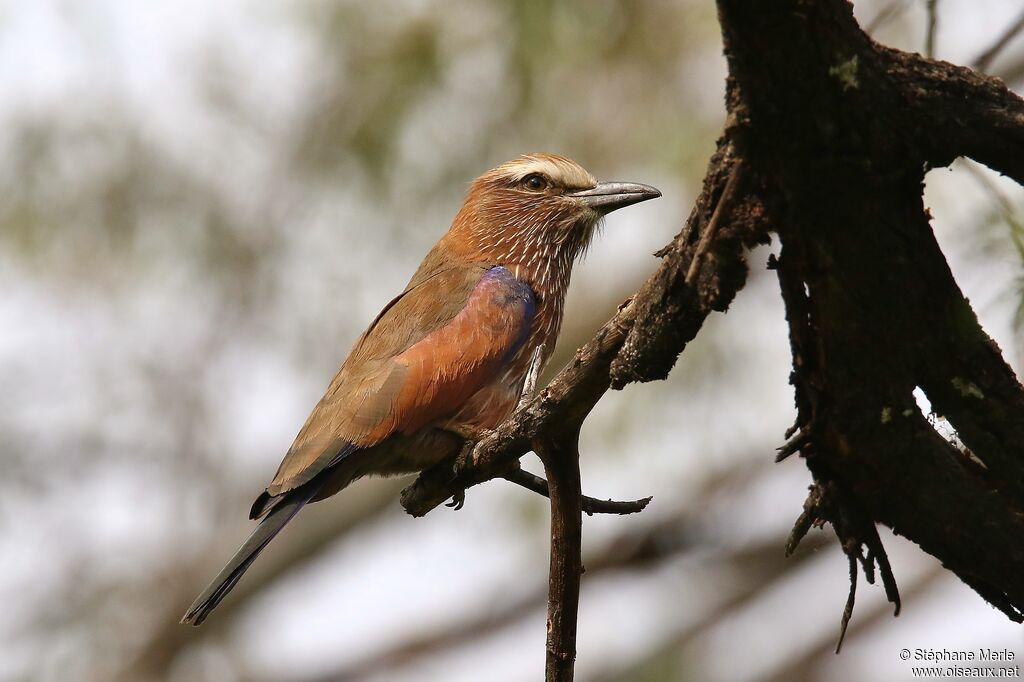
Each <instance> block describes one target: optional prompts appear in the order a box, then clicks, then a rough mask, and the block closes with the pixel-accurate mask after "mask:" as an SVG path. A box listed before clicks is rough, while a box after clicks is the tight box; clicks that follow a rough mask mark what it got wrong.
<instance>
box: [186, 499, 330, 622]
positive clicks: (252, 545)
mask: <svg viewBox="0 0 1024 682" xmlns="http://www.w3.org/2000/svg"><path fill="white" fill-rule="evenodd" d="M319 489H320V485H319V484H316V483H314V482H312V481H311V482H310V484H306V485H304V486H302V487H300V488H297V489H295V490H293V491H291V492H289V493H286V494H285V495H283V496H282V497H281V499H279V500H277V501H276V503H275V504H274V506H273V508H272V509H271V510H270V513H268V514H267V516H266V517H265V518H264V519H263V520H262V521H260V524H259V525H258V526H256V530H254V531H253V532H252V535H250V536H249V539H248V540H246V541H245V542H244V543H243V544H242V546H241V547H239V548H238V551H237V552H235V556H233V557H231V561H229V562H228V564H227V566H225V567H224V568H223V570H221V572H220V573H219V574H218V575H217V577H216V578H214V579H213V582H211V583H210V584H209V585H208V586H207V588H206V589H205V590H203V592H202V594H200V595H199V596H198V597H196V600H195V601H194V602H192V606H190V607H189V608H188V611H187V612H186V613H185V615H184V616H183V617H182V619H181V622H182V623H185V624H187V625H201V624H202V623H203V621H204V620H206V617H207V616H209V615H210V612H212V611H213V610H214V609H215V608H217V605H218V604H220V600H221V599H223V598H224V597H225V596H226V595H227V593H228V592H230V591H231V588H233V587H234V586H235V583H237V582H238V579H239V578H241V577H242V574H243V573H245V572H246V571H247V570H248V569H249V566H251V565H252V562H253V561H255V560H256V557H258V556H259V554H260V552H262V551H263V548H264V547H266V546H267V545H268V544H269V543H270V541H271V540H273V539H274V537H275V536H276V535H277V534H278V533H280V532H281V529H282V528H284V527H285V526H286V525H287V524H288V522H289V521H291V520H292V519H293V518H295V515H296V514H298V513H299V510H300V509H302V508H303V507H304V506H305V505H306V503H308V502H309V501H310V500H311V499H313V496H314V495H316V493H317V491H318V490H319Z"/></svg>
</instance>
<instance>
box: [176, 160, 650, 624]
mask: <svg viewBox="0 0 1024 682" xmlns="http://www.w3.org/2000/svg"><path fill="white" fill-rule="evenodd" d="M659 196H661V192H659V191H658V190H656V189H654V188H653V187H648V186H647V185H640V184H633V183H624V182H597V181H596V180H595V179H594V178H593V176H592V175H590V173H588V172H587V171H586V170H584V169H583V168H582V167H581V166H579V164H577V163H575V162H574V161H571V160H570V159H567V158H565V157H562V156H556V155H553V154H528V155H525V156H521V157H519V158H517V159H515V160H513V161H509V162H507V163H504V164H502V165H500V166H498V167H497V168H495V169H493V170H491V171H488V172H487V173H484V174H483V175H482V176H480V177H479V178H477V179H476V180H475V181H474V182H473V183H472V185H471V186H470V189H469V194H468V196H467V197H466V201H465V203H464V204H463V206H462V209H461V210H460V211H459V212H458V214H457V215H456V216H455V220H454V221H453V222H452V225H451V228H450V229H449V230H448V232H447V234H445V235H444V236H443V237H442V238H441V240H440V241H439V242H437V244H436V245H435V246H434V248H433V249H431V250H430V253H428V254H427V257H426V258H424V259H423V262H422V263H421V264H420V267H419V269H418V270H417V271H416V274H415V275H413V277H412V280H411V281H410V282H409V284H408V286H406V288H405V291H403V292H402V293H401V294H399V295H398V296H397V297H396V298H394V299H393V300H392V301H391V302H390V303H388V304H387V305H386V306H385V307H384V310H382V311H381V313H380V314H379V315H377V318H376V319H375V320H374V321H373V322H371V323H370V327H369V328H368V329H367V330H366V331H365V332H363V335H362V336H360V337H359V340H358V341H356V344H355V347H354V348H353V349H352V351H351V353H349V356H348V358H346V360H345V361H344V362H343V363H342V365H341V368H340V369H339V370H338V373H337V374H335V375H334V379H332V380H331V383H330V386H328V388H327V392H326V393H325V394H324V396H323V398H321V399H320V402H319V403H317V405H316V407H315V408H313V412H312V414H310V415H309V418H308V419H307V420H306V423H305V425H304V426H303V427H302V430H301V431H299V434H298V436H296V438H295V442H294V443H292V446H291V448H289V450H288V454H286V455H285V457H284V460H283V461H282V462H281V466H280V468H278V470H277V475H275V476H274V479H273V480H272V481H271V482H270V485H269V486H267V489H266V490H265V491H264V492H263V493H262V494H261V495H260V496H259V497H258V498H256V502H255V503H254V504H253V506H252V511H251V513H250V518H252V519H262V520H261V521H260V524H259V525H258V526H257V527H256V529H255V530H254V531H253V533H252V535H251V536H250V537H249V539H248V540H246V541H245V543H244V544H243V545H242V546H241V548H240V549H239V550H238V552H237V553H236V554H235V556H234V557H233V558H232V559H231V561H229V562H228V564H227V566H225V567H224V569H223V570H222V571H221V572H220V575H218V576H217V577H216V578H214V580H213V582H212V583H211V584H210V585H209V587H207V588H206V589H205V590H204V591H203V593H202V594H200V595H199V597H197V598H196V600H195V602H193V604H192V606H191V607H189V609H188V612H187V613H186V614H185V616H184V617H183V618H182V622H183V623H190V624H192V625H199V624H201V623H202V622H203V621H204V620H205V619H206V617H207V616H208V615H209V614H210V612H211V611H213V609H214V608H216V606H217V604H219V603H220V601H221V599H223V598H224V595H226V594H227V593H228V591H230V590H231V588H232V587H234V585H235V583H237V582H238V579H239V578H240V577H241V576H242V574H243V573H244V572H245V571H246V569H248V568H249V566H250V565H251V564H252V562H253V561H254V560H255V559H256V557H257V556H258V555H259V553H260V552H261V551H262V550H263V548H264V547H266V546H267V543H269V542H270V541H271V540H272V539H273V538H274V536H275V535H277V533H278V532H279V531H280V530H281V529H282V528H283V527H284V526H285V524H287V523H288V522H289V521H291V520H292V518H294V517H295V515H296V514H297V513H298V512H299V510H300V509H302V507H303V506H304V505H306V504H308V503H309V502H315V501H317V500H322V499H324V498H326V497H329V496H331V495H333V494H334V493H336V492H338V491H339V490H341V489H342V488H344V487H345V486H347V485H348V484H349V483H351V482H352V481H354V480H355V479H357V478H360V477H362V476H366V475H369V474H376V475H394V474H403V473H410V472H416V471H421V470H422V469H425V468H426V467H428V466H430V465H432V464H434V463H436V462H439V461H441V460H442V459H444V458H445V457H448V456H451V455H454V454H456V453H457V452H458V451H459V449H460V448H461V447H462V446H463V445H464V444H465V443H466V442H467V441H472V440H476V439H478V438H479V436H480V435H481V434H482V433H483V432H485V431H486V430H488V429H492V428H494V427H496V426H497V425H498V424H500V423H501V421H502V420H504V419H505V418H506V417H508V416H509V414H510V413H511V412H512V410H513V409H514V407H515V405H516V402H517V401H518V398H519V395H520V391H521V390H522V384H523V380H524V377H525V375H526V372H527V370H528V369H529V365H530V360H531V355H532V354H533V351H534V349H536V348H538V347H541V348H542V349H543V351H542V353H541V363H542V364H543V363H544V362H546V361H547V359H548V356H549V355H550V353H551V350H552V349H554V347H555V339H556V338H557V337H558V331H559V328H560V327H561V324H562V304H563V302H564V301H565V292H566V288H567V287H568V285H569V274H570V273H571V271H572V264H573V261H574V260H575V258H576V257H577V256H578V255H579V254H580V253H581V252H582V251H583V250H584V249H585V248H586V247H587V245H588V244H589V243H590V240H591V237H592V236H593V234H594V230H595V228H596V227H597V225H598V223H599V222H600V220H601V218H602V217H603V216H604V215H606V214H607V213H609V212H611V211H614V210H615V209H617V208H622V207H623V206H629V205H630V204H635V203H638V202H641V201H646V200H648V199H653V198H655V197H659ZM542 344H543V345H542Z"/></svg>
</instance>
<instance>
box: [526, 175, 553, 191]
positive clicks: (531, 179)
mask: <svg viewBox="0 0 1024 682" xmlns="http://www.w3.org/2000/svg"><path fill="white" fill-rule="evenodd" d="M547 186H548V181H547V180H546V179H545V178H544V176H543V175H541V174H540V173H530V174H529V175H527V176H526V177H525V178H523V187H525V188H526V189H529V190H533V191H534V192H539V191H540V190H542V189H544V188H545V187H547Z"/></svg>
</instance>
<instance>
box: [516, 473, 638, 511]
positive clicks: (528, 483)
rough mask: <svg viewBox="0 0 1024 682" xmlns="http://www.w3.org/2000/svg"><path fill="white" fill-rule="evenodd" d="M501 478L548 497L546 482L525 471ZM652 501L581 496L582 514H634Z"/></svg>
mask: <svg viewBox="0 0 1024 682" xmlns="http://www.w3.org/2000/svg"><path fill="white" fill-rule="evenodd" d="M502 478H504V479H505V480H506V481H509V482H510V483H515V484H516V485H518V486H522V487H523V488H526V489H527V490H532V491H533V492H535V493H537V494H538V495H543V496H544V497H550V494H549V492H548V482H547V481H546V480H544V479H543V478H541V477H540V476H535V475H534V474H531V473H530V472H529V471H526V470H525V469H516V470H515V471H513V472H512V473H510V474H506V475H504V476H502ZM652 499H653V498H651V497H644V498H642V499H639V500H629V501H626V502H616V501H614V500H598V499H595V498H593V497H588V496H586V495H583V513H584V514H586V515H587V516H593V515H594V514H636V513H637V512H642V511H643V510H644V509H646V508H647V505H648V504H650V502H651V500H652Z"/></svg>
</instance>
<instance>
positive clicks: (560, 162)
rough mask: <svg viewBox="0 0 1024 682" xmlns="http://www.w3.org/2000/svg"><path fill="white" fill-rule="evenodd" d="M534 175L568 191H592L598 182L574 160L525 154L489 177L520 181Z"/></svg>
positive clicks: (499, 168)
mask: <svg viewBox="0 0 1024 682" xmlns="http://www.w3.org/2000/svg"><path fill="white" fill-rule="evenodd" d="M532 173H539V174H541V175H543V176H544V177H546V178H548V179H549V180H550V181H551V182H553V183H554V184H556V185H558V186H561V187H564V188H566V189H570V190H572V189H590V188H591V187H595V186H596V185H597V180H595V179H594V176H593V175H591V174H590V173H588V172H587V171H586V169H584V168H583V167H582V166H580V165H579V164H578V163H576V162H575V161H573V160H572V159H567V158H566V157H564V156H559V155H557V154H524V155H523V156H520V157H519V158H517V159H513V160H511V161H507V162H506V163H503V164H501V165H500V166H498V167H497V168H495V169H494V170H492V171H491V172H490V173H488V175H491V176H492V177H503V178H508V179H509V180H513V181H519V180H522V179H523V178H525V177H526V176H528V175H531V174H532Z"/></svg>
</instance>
